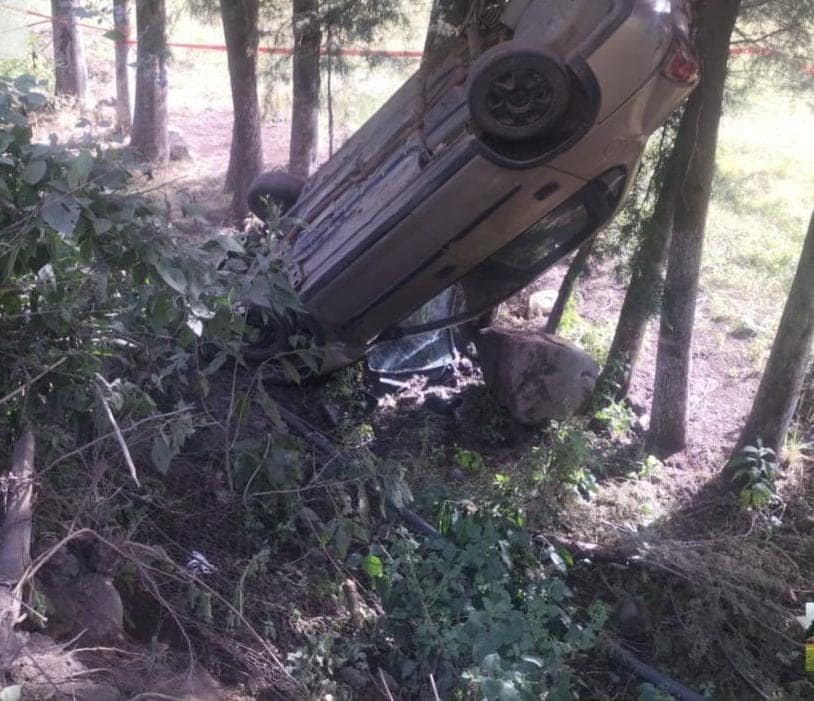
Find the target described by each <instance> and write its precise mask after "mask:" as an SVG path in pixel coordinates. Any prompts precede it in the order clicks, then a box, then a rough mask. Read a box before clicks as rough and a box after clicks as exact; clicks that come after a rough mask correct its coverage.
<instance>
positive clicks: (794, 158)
mask: <svg viewBox="0 0 814 701" xmlns="http://www.w3.org/2000/svg"><path fill="white" fill-rule="evenodd" d="M812 153H814V110H812V108H811V105H810V104H809V103H808V102H807V101H806V100H805V99H803V98H797V99H795V98H794V97H793V96H790V95H789V94H787V93H779V92H778V91H776V90H773V89H772V88H770V87H767V86H765V85H764V86H761V85H756V86H754V87H753V88H752V89H751V91H750V92H749V94H748V95H746V96H745V97H744V98H743V99H742V100H741V101H739V103H738V105H737V106H733V107H731V108H729V109H728V110H727V112H726V114H725V115H724V118H723V121H722V123H721V130H720V140H719V150H718V162H717V175H716V180H715V185H714V189H713V199H712V202H711V205H710V212H709V219H708V222H707V245H706V251H705V256H704V268H703V273H702V289H703V293H704V295H705V296H706V298H707V301H708V304H709V309H710V311H711V313H712V314H713V316H714V317H718V318H719V319H720V320H721V321H725V322H726V323H727V324H728V325H729V327H730V330H735V329H737V328H738V327H739V326H741V325H743V324H744V323H745V324H748V325H750V326H751V327H753V328H755V329H756V331H757V336H756V337H755V338H754V340H753V342H752V345H753V348H752V352H751V355H752V359H753V360H754V361H755V363H756V364H757V365H760V364H762V361H763V359H764V358H765V354H766V352H767V350H768V348H769V347H770V344H771V339H772V336H773V333H774V329H775V327H776V324H777V321H778V319H779V316H780V313H781V311H782V308H783V304H784V302H785V298H786V295H787V293H788V289H789V287H790V285H791V280H792V278H793V276H794V272H795V270H796V266H797V260H798V258H799V255H800V250H801V248H802V242H803V237H804V235H805V231H806V226H807V223H808V219H809V217H810V214H811V208H812V207H814V162H813V161H812V160H811V154H812Z"/></svg>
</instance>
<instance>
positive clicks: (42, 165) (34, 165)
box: [20, 161, 48, 185]
mask: <svg viewBox="0 0 814 701" xmlns="http://www.w3.org/2000/svg"><path fill="white" fill-rule="evenodd" d="M47 170H48V164H47V163H46V162H45V161H31V162H30V163H29V164H28V165H26V167H25V168H23V172H22V173H20V177H21V178H22V179H23V180H24V181H25V182H27V183H28V184H29V185H36V184H37V183H38V182H39V181H40V180H42V179H43V178H44V177H45V172H46V171H47Z"/></svg>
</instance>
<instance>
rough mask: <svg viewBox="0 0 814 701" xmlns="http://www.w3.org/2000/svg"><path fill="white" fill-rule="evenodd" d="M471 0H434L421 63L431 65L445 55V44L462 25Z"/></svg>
mask: <svg viewBox="0 0 814 701" xmlns="http://www.w3.org/2000/svg"><path fill="white" fill-rule="evenodd" d="M470 2H471V0H435V1H434V2H433V4H432V9H431V10H430V22H429V26H428V27H427V35H426V37H425V39H424V56H423V58H422V61H421V62H422V65H425V64H426V65H432V64H433V63H435V62H436V61H437V59H438V58H443V57H444V56H446V53H447V51H446V46H447V44H448V43H449V41H450V40H451V39H452V38H453V37H454V35H455V33H456V32H459V31H460V29H461V27H462V26H463V23H464V20H465V19H466V15H467V13H468V11H469V5H470Z"/></svg>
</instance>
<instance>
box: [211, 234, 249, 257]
mask: <svg viewBox="0 0 814 701" xmlns="http://www.w3.org/2000/svg"><path fill="white" fill-rule="evenodd" d="M215 241H216V242H217V244H218V245H219V246H220V247H221V248H222V249H223V250H224V251H226V252H227V253H237V254H238V255H243V254H244V253H245V252H246V251H245V250H244V248H243V246H241V245H240V243H238V241H237V239H235V238H234V237H232V236H218V237H217V238H216V239H215Z"/></svg>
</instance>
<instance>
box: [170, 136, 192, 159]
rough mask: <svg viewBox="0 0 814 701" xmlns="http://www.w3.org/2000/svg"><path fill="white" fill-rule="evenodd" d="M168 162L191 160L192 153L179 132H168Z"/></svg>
mask: <svg viewBox="0 0 814 701" xmlns="http://www.w3.org/2000/svg"><path fill="white" fill-rule="evenodd" d="M170 160H171V161H189V160H192V152H191V151H190V150H189V145H188V144H187V142H186V140H185V139H184V137H183V136H181V133H180V132H177V131H170Z"/></svg>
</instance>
